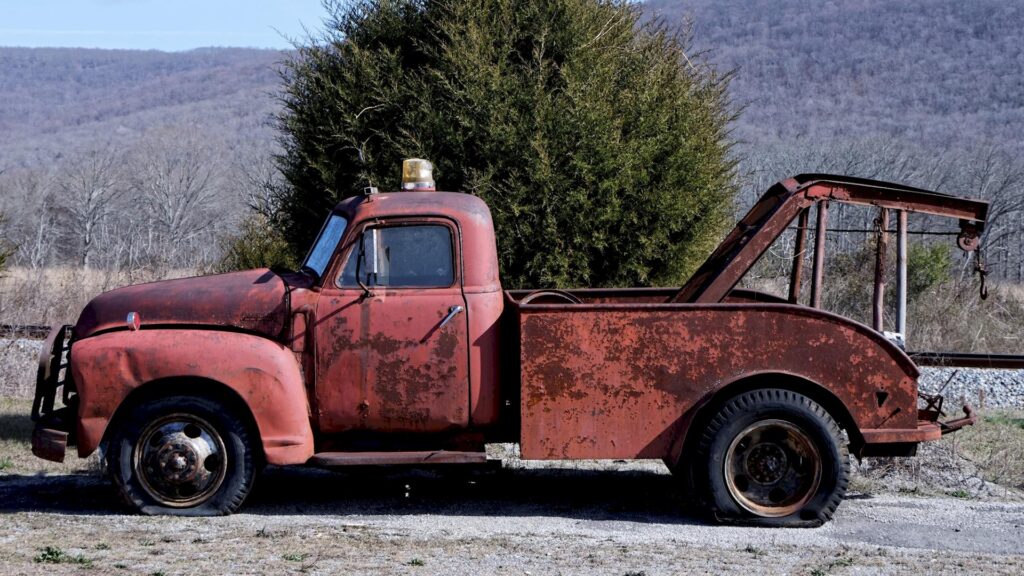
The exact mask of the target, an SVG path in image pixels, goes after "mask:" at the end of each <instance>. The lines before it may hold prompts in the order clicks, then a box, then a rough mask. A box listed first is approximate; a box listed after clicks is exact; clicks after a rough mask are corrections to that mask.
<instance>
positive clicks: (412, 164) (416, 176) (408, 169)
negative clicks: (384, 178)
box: [402, 158, 434, 191]
mask: <svg viewBox="0 0 1024 576" xmlns="http://www.w3.org/2000/svg"><path fill="white" fill-rule="evenodd" d="M433 189H434V165H433V164H431V163H430V161H429V160H423V159H422V158H409V159H407V160H403V161H402V190H427V191H431V190H433Z"/></svg>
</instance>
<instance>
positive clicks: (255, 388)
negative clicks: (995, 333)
mask: <svg viewBox="0 0 1024 576" xmlns="http://www.w3.org/2000/svg"><path fill="white" fill-rule="evenodd" d="M405 175H406V176H407V178H406V179H405V180H404V181H403V190H402V191H398V192H392V193H379V192H378V191H377V190H375V189H369V190H367V193H366V194H364V195H361V196H356V197H352V198H349V199H347V200H344V201H342V202H341V203H339V204H338V205H337V206H336V207H335V208H334V209H333V210H332V211H331V212H330V214H329V215H328V216H327V218H326V220H325V223H324V224H323V227H322V228H321V230H320V232H319V234H318V236H317V238H316V241H315V242H314V244H313V246H312V248H311V249H310V251H309V253H308V255H307V256H306V258H305V260H304V262H303V264H302V266H301V268H300V269H299V270H297V271H294V272H283V271H272V270H267V269H262V270H252V271H244V272H235V273H229V274H223V275H217V276H207V277H197V278H188V279H180V280H170V281H164V282H157V283H151V284H143V285H138V286H129V287H125V288H121V289H117V290H114V291H111V292H108V293H105V294H102V295H100V296H98V297H96V298H95V299H94V300H93V301H91V302H90V303H89V304H88V305H87V306H86V307H85V309H84V310H83V311H82V313H81V315H80V317H79V319H78V321H77V322H76V324H75V325H74V326H60V327H55V328H54V330H53V331H52V332H51V334H50V340H49V342H48V344H47V345H46V347H45V348H44V353H43V355H42V357H41V359H40V368H39V373H38V377H37V390H36V402H35V404H34V406H33V418H34V419H35V420H36V421H37V425H36V431H35V433H34V435H33V451H34V452H35V453H36V455H38V456H40V457H42V458H46V459H51V460H58V461H61V460H63V458H64V456H65V451H66V447H67V446H75V447H77V452H78V455H79V456H80V457H87V456H89V455H90V454H92V453H93V452H94V451H96V450H97V449H99V448H102V450H103V453H104V456H105V458H106V460H107V463H108V469H109V470H110V473H111V476H112V479H113V481H114V483H115V484H116V485H117V486H118V488H119V489H120V491H121V493H122V495H123V496H124V498H125V500H126V502H128V503H129V505H130V506H131V507H132V508H133V509H135V510H138V511H141V512H143V513H150V514H226V513H230V512H233V511H234V510H236V509H238V507H239V506H241V504H242V502H243V501H244V499H245V497H246V495H247V494H248V493H249V491H250V489H251V487H252V484H253V482H254V481H255V478H256V476H257V471H258V470H259V469H260V468H261V467H262V466H263V465H266V464H272V465H307V466H319V467H339V466H351V465H422V464H455V463H462V464H468V463H482V462H485V461H486V453H485V446H486V444H487V443H490V442H517V443H519V444H520V446H521V449H522V454H523V457H524V458H528V459H570V460H571V459H605V458H615V459H620V458H621V459H637V458H643V459H659V460H662V461H664V462H665V463H666V464H667V465H668V466H669V468H670V469H671V470H672V471H673V472H675V473H676V474H678V475H679V477H680V479H681V482H682V483H683V486H684V488H683V489H684V490H685V491H687V492H690V493H692V494H693V495H694V496H695V497H696V499H697V500H698V501H701V502H704V503H705V504H706V509H707V510H709V511H710V512H711V513H712V516H713V517H714V518H716V519H718V520H723V521H730V522H736V521H739V522H750V523H763V524H764V523H767V524H770V525H817V524H820V523H822V522H825V521H827V520H828V519H829V518H830V517H831V515H832V513H833V512H834V511H835V507H836V506H837V505H838V503H839V501H840V500H841V498H842V494H843V492H844V491H845V488H846V483H847V481H848V476H849V463H848V461H847V457H848V453H850V452H852V453H854V454H855V455H857V456H862V455H872V454H886V455H909V454H912V453H913V451H914V449H915V448H916V446H917V444H918V443H919V442H922V441H927V440H934V439H937V438H939V437H941V435H942V434H945V433H949V432H952V431H955V430H957V429H959V428H961V427H963V426H966V425H969V424H972V423H973V422H974V417H973V415H972V413H971V411H970V409H969V408H965V412H966V414H965V416H964V417H963V418H960V419H957V420H952V421H947V422H939V420H938V418H939V415H940V414H941V412H942V406H941V398H935V397H929V398H927V399H926V401H925V403H924V404H923V405H919V399H918V390H917V377H918V375H919V371H918V368H917V365H916V364H915V362H914V360H913V359H912V358H911V357H910V356H908V354H907V353H906V352H905V351H904V350H903V349H902V348H901V347H900V346H899V345H898V344H897V343H896V342H894V341H892V339H890V338H887V337H886V336H885V334H884V333H883V332H884V331H883V330H882V326H880V325H876V326H873V327H868V326H865V325H862V324H860V323H857V322H855V321H852V320H850V319H846V318H842V317H839V316H836V315H834V314H829V313H828V312H825V311H823V310H820V309H819V307H818V305H817V302H816V301H814V297H812V301H811V302H809V303H808V304H801V303H800V302H799V301H798V297H799V295H800V293H801V291H800V285H801V282H802V269H801V268H800V267H798V266H794V270H793V277H792V279H791V297H790V298H789V299H786V298H776V297H769V296H767V295H764V294H759V293H753V292H750V291H743V290H737V289H736V284H737V283H738V282H739V280H740V278H742V276H743V274H744V273H745V272H746V271H747V270H748V269H749V268H750V267H751V266H752V265H753V264H754V263H755V262H756V261H757V259H758V258H759V257H760V255H761V254H763V253H764V251H765V250H766V249H767V248H768V246H769V245H770V244H771V243H772V242H773V241H774V240H775V239H776V238H777V237H778V236H779V235H780V234H781V233H782V231H783V230H785V229H786V227H787V226H790V225H791V223H792V222H794V221H798V222H799V223H798V229H799V234H800V238H799V240H798V250H800V251H802V250H804V249H805V245H806V243H807V232H808V228H809V227H808V226H807V222H808V217H809V212H810V210H811V209H812V208H816V210H817V214H818V218H819V221H818V226H817V228H816V233H817V241H816V248H815V249H816V257H815V261H814V270H813V273H812V290H811V292H812V293H814V294H820V283H821V282H822V277H821V276H822V274H821V269H820V264H821V258H823V253H822V255H821V257H819V256H818V253H819V252H822V250H823V248H821V247H822V246H823V243H822V238H823V234H824V232H825V229H826V225H825V222H826V220H825V218H824V217H823V216H826V215H827V212H826V209H827V206H828V203H829V202H844V203H854V204H862V205H868V206H873V207H877V208H878V209H879V210H882V211H889V210H892V211H897V212H900V211H910V212H912V211H921V212H925V213H928V214H933V215H938V216H946V217H952V218H955V219H957V221H958V222H959V224H960V227H961V234H960V237H959V244H960V246H961V247H962V248H964V249H965V250H969V249H975V248H976V247H977V238H978V234H979V233H980V230H981V229H982V227H983V226H984V221H985V217H986V211H987V205H986V204H985V203H983V202H980V201H976V200H966V199H958V198H954V197H951V196H946V195H941V194H935V193H932V192H928V191H924V190H918V189H914V188H909V187H905V186H899V185H894V184H888V183H882V182H874V181H867V180H859V179H853V178H845V177H836V176H822V175H806V176H797V177H794V178H791V179H788V180H785V181H783V182H780V183H779V184H777V185H776V186H774V187H773V188H772V189H771V190H769V191H768V192H767V193H766V194H765V195H764V196H763V197H762V199H761V200H760V201H759V202H758V203H757V204H755V206H754V207H753V208H752V209H751V210H750V212H749V213H748V214H747V216H746V217H744V218H743V219H742V220H741V221H740V222H739V223H738V224H737V226H736V228H735V229H734V230H733V231H732V232H731V233H730V234H729V235H728V236H727V237H726V239H725V240H724V242H723V243H722V244H721V245H720V246H719V247H718V249H717V250H715V252H714V253H713V254H712V255H711V256H710V257H709V258H708V260H707V261H706V262H705V264H704V265H703V266H702V267H701V268H700V269H698V271H697V272H696V273H695V275H694V276H693V277H692V278H691V279H690V281H688V282H687V284H686V285H684V286H683V287H680V288H626V289H588V288H581V289H573V290H551V289H543V290H532V291H503V290H502V286H501V283H500V278H499V266H498V259H497V247H496V242H495V231H494V227H493V223H492V220H491V215H490V211H489V209H488V207H487V205H486V204H485V203H484V202H483V201H482V200H481V199H480V198H477V197H475V196H472V195H469V194H462V193H450V192H437V191H434V189H433V188H434V186H433V181H432V178H431V177H430V173H429V163H427V162H425V161H422V160H416V161H412V162H410V163H408V164H407V165H406V166H405ZM799 261H800V262H802V259H800V260H799ZM877 289H878V287H877V286H876V290H877ZM58 399H59V400H61V403H62V404H63V406H59V405H58Z"/></svg>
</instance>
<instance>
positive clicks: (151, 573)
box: [149, 570, 167, 576]
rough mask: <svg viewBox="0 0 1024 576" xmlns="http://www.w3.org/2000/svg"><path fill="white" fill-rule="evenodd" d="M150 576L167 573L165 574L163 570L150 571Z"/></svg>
mask: <svg viewBox="0 0 1024 576" xmlns="http://www.w3.org/2000/svg"><path fill="white" fill-rule="evenodd" d="M149 576H167V574H164V572H163V571H162V570H157V571H156V572H150V573H149Z"/></svg>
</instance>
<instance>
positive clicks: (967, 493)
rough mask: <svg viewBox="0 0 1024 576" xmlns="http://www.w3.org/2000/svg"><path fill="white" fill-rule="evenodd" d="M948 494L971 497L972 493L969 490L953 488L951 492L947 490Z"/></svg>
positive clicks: (955, 496)
mask: <svg viewBox="0 0 1024 576" xmlns="http://www.w3.org/2000/svg"><path fill="white" fill-rule="evenodd" d="M946 494H948V495H950V496H952V497H953V498H970V497H971V493H970V492H968V491H967V490H953V491H951V492H946Z"/></svg>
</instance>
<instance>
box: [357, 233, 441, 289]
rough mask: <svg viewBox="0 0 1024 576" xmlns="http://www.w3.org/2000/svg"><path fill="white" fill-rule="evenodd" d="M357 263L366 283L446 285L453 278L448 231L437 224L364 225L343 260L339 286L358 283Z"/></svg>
mask: <svg viewBox="0 0 1024 576" xmlns="http://www.w3.org/2000/svg"><path fill="white" fill-rule="evenodd" d="M375 262H376V265H375V264H374V263H375ZM357 267H358V269H359V276H360V277H361V278H362V280H363V284H366V285H367V286H394V287H408V288H447V287H448V286H451V285H452V283H453V282H454V281H455V267H454V265H453V262H452V235H451V232H450V230H449V228H448V227H447V226H440V225H437V224H424V225H415V226H392V227H390V228H370V229H367V230H365V231H364V232H363V238H362V241H361V243H360V244H356V245H355V246H354V247H353V249H352V252H351V253H350V255H349V258H348V262H346V263H345V269H344V271H342V274H341V285H342V286H343V287H345V288H355V287H358V286H359V283H358V282H356V268H357Z"/></svg>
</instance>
